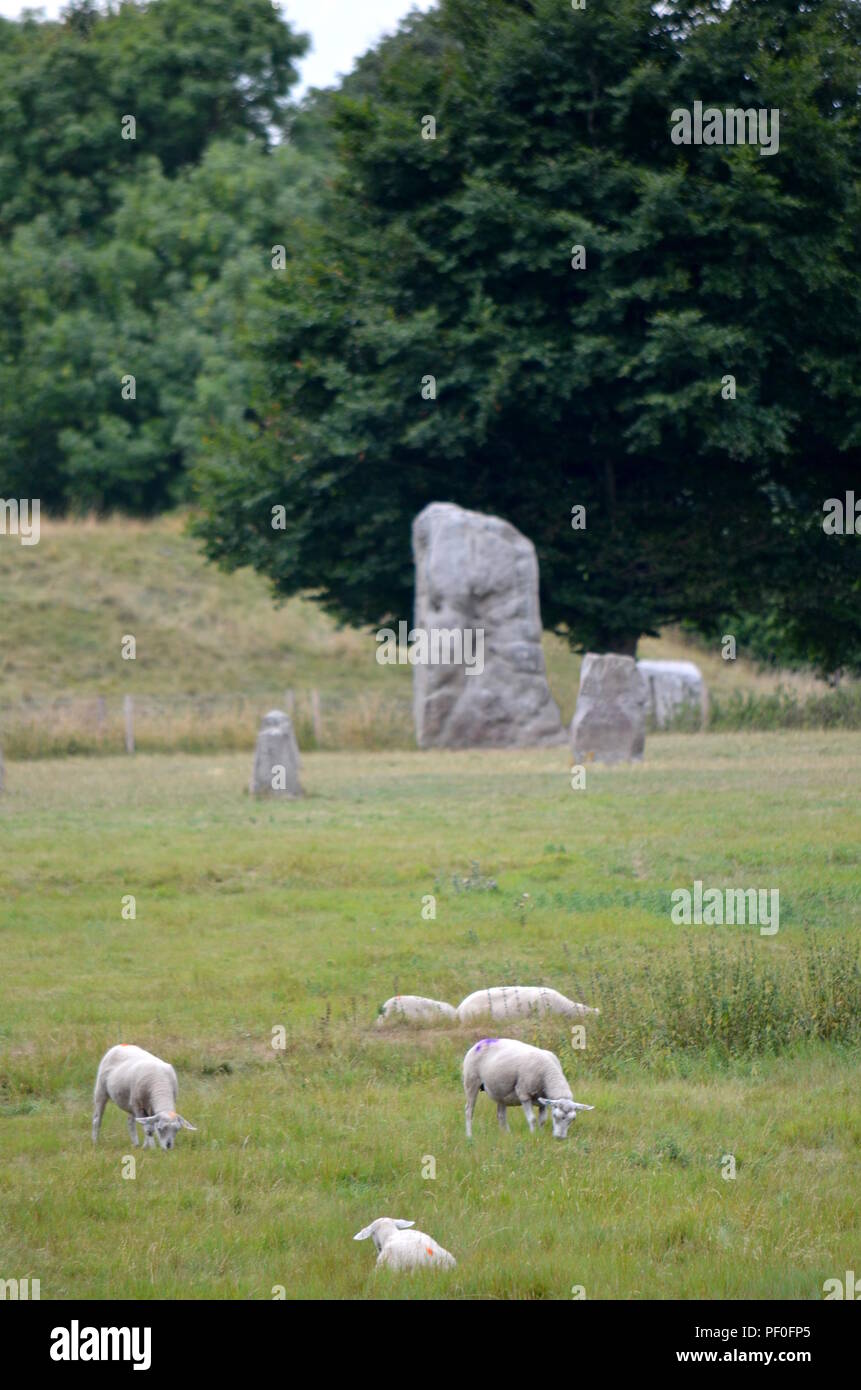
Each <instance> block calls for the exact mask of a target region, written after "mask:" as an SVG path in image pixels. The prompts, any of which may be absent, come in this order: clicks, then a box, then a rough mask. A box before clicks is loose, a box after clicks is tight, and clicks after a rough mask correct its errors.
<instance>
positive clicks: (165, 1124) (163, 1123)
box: [93, 1043, 195, 1149]
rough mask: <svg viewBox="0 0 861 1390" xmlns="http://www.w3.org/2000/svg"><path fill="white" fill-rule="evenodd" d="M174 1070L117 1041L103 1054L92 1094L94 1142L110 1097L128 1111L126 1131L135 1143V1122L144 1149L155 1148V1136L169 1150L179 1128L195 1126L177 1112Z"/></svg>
mask: <svg viewBox="0 0 861 1390" xmlns="http://www.w3.org/2000/svg"><path fill="white" fill-rule="evenodd" d="M176 1092H177V1080H176V1072H175V1071H174V1069H173V1067H172V1066H171V1065H170V1063H169V1062H163V1061H162V1060H161V1058H160V1057H154V1056H153V1054H152V1053H151V1052H145V1051H144V1049H143V1048H142V1047H135V1046H134V1045H133V1044H132V1043H119V1044H118V1046H117V1047H111V1048H109V1049H108V1051H107V1052H106V1053H105V1055H104V1057H103V1058H102V1060H101V1062H100V1063H99V1070H98V1074H97V1076H96V1089H95V1092H94V1094H93V1143H94V1144H95V1143H96V1141H97V1140H98V1137H99V1127H100V1125H101V1123H102V1115H103V1114H104V1113H105V1106H106V1105H107V1103H108V1101H109V1100H112V1101H113V1102H114V1104H115V1105H118V1106H119V1107H120V1109H121V1110H127V1111H128V1115H129V1118H128V1126H129V1134H130V1135H131V1140H132V1143H133V1144H134V1145H137V1142H138V1137H137V1131H136V1130H135V1121H137V1123H138V1124H139V1125H142V1126H143V1131H144V1136H145V1137H144V1148H145V1149H154V1148H155V1139H156V1136H158V1142H159V1143H160V1144H161V1147H162V1148H163V1149H172V1148H173V1146H174V1142H175V1140H176V1136H177V1133H178V1132H179V1130H181V1129H195V1126H194V1125H190V1124H189V1123H188V1120H184V1119H183V1118H182V1116H181V1115H177V1113H176V1109H175V1106H176Z"/></svg>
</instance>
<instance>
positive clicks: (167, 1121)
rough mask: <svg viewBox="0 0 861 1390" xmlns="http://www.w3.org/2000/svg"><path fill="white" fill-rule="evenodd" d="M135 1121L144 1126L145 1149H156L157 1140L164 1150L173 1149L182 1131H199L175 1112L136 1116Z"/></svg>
mask: <svg viewBox="0 0 861 1390" xmlns="http://www.w3.org/2000/svg"><path fill="white" fill-rule="evenodd" d="M135 1119H136V1120H137V1122H138V1124H139V1125H142V1126H143V1132H144V1135H145V1138H144V1148H145V1149H154V1148H155V1141H156V1139H158V1142H159V1143H160V1144H161V1147H162V1148H163V1149H172V1148H173V1146H174V1144H175V1143H176V1136H177V1134H178V1133H179V1131H180V1130H181V1129H193V1130H195V1132H196V1130H197V1126H196V1125H190V1124H189V1123H188V1120H184V1119H183V1118H182V1116H181V1115H177V1113H176V1111H175V1110H158V1111H157V1112H156V1114H155V1115H135Z"/></svg>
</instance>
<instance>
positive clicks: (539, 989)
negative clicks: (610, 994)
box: [457, 985, 600, 1023]
mask: <svg viewBox="0 0 861 1390" xmlns="http://www.w3.org/2000/svg"><path fill="white" fill-rule="evenodd" d="M548 1013H553V1014H563V1015H564V1016H565V1018H586V1017H588V1015H589V1014H598V1013H600V1009H593V1008H591V1007H590V1006H589V1005H588V1004H575V1003H574V1001H573V1000H572V999H566V998H565V995H564V994H560V993H559V991H558V990H555V989H547V988H545V986H544V985H494V986H492V987H491V988H490V989H477V990H476V991H475V993H474V994H468V995H467V997H466V999H464V1000H463V1001H462V1002H461V1003H460V1004H459V1005H458V1009H457V1016H458V1019H459V1020H460V1022H461V1023H474V1022H475V1021H476V1020H477V1019H479V1018H488V1017H489V1018H497V1019H512V1018H529V1017H530V1015H535V1016H537V1017H539V1018H540V1017H541V1016H542V1015H543V1014H548Z"/></svg>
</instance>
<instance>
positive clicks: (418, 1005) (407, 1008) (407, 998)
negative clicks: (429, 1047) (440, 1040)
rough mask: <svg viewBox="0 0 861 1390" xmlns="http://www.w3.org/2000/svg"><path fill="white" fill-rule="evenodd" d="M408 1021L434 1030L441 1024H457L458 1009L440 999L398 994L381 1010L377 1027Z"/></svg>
mask: <svg viewBox="0 0 861 1390" xmlns="http://www.w3.org/2000/svg"><path fill="white" fill-rule="evenodd" d="M401 1020H406V1021H407V1022H409V1023H418V1024H420V1025H422V1026H423V1027H429V1028H432V1027H434V1026H435V1025H436V1024H440V1023H457V1009H454V1008H452V1006H451V1004H444V1003H442V1001H441V1000H439V999H424V998H422V996H421V995H420V994H396V995H394V997H393V998H391V999H387V1000H386V1002H385V1004H384V1005H383V1007H382V1008H381V1009H380V1016H379V1018H378V1019H377V1027H378V1028H385V1027H386V1026H387V1025H389V1024H391V1023H398V1022H399V1021H401Z"/></svg>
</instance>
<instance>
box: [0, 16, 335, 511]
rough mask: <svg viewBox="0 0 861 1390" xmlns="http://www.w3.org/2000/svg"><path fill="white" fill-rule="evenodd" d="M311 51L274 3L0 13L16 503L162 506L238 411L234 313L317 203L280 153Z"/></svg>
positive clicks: (6, 366) (7, 352)
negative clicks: (49, 17) (49, 16)
mask: <svg viewBox="0 0 861 1390" xmlns="http://www.w3.org/2000/svg"><path fill="white" fill-rule="evenodd" d="M306 46H307V43H306V40H305V39H304V38H303V37H301V36H298V35H296V34H294V33H293V32H291V30H290V29H289V27H288V26H287V25H286V24H285V23H284V22H283V21H282V20H281V19H280V17H279V16H278V14H277V13H276V11H275V10H274V9H273V7H272V5H271V4H270V3H269V0H219V3H218V4H217V5H200V4H198V3H197V0H152V3H150V4H147V5H138V4H131V3H124V4H122V5H120V6H119V8H115V9H113V10H111V11H109V12H105V11H102V10H99V9H97V8H96V6H94V5H93V4H91V3H89V0H83V2H82V3H78V4H77V5H75V6H72V7H71V8H70V9H69V10H68V11H66V12H65V15H64V18H63V20H61V21H59V22H47V23H46V22H37V21H36V20H35V19H34V18H27V17H25V18H23V19H22V20H21V21H16V22H12V21H7V20H0V402H2V410H0V496H10V495H25V496H39V497H40V498H41V500H42V503H43V505H44V506H45V507H50V508H54V509H55V510H60V509H63V508H65V507H67V506H74V507H78V508H85V509H86V508H98V509H103V508H110V507H122V508H124V509H126V510H130V511H150V510H153V509H157V508H160V507H164V506H166V505H170V504H171V503H172V502H173V501H175V500H177V498H179V497H182V496H183V495H184V492H185V489H186V469H187V466H188V462H189V460H190V459H191V458H192V457H193V456H194V454H195V451H196V450H198V449H199V448H205V447H206V438H207V430H208V421H209V419H210V417H211V413H212V409H211V408H212V402H213V401H217V403H218V413H219V415H220V417H223V418H224V419H226V420H232V419H235V418H241V416H242V414H243V413H244V411H245V410H246V408H247V404H248V391H247V382H246V373H245V372H244V371H243V369H242V367H241V365H239V364H237V363H236V362H235V360H234V353H233V350H232V341H233V338H232V328H233V325H235V324H236V323H238V322H239V321H240V320H241V317H242V312H243V304H244V300H245V296H246V293H247V291H248V289H249V287H250V286H251V285H252V284H253V282H254V279H255V276H259V277H263V276H264V275H265V274H266V271H267V270H268V268H269V265H270V262H271V255H270V252H271V247H272V244H273V242H279V243H283V242H284V239H285V233H284V228H285V226H289V227H291V228H294V227H295V226H296V224H297V220H298V221H299V222H300V221H301V217H302V213H303V207H306V206H313V203H314V197H313V192H312V190H311V189H310V187H309V185H310V179H309V164H308V161H303V160H302V159H301V157H300V156H299V155H298V153H296V152H294V151H293V150H291V149H289V148H286V147H279V148H278V149H276V150H273V149H272V148H271V136H272V134H273V133H276V132H277V130H278V129H279V128H283V127H284V125H285V123H286V121H287V118H288V113H287V109H286V106H285V104H284V98H285V96H286V93H287V91H288V90H289V88H290V86H291V85H292V84H293V83H294V82H295V80H296V77H297V72H296V68H295V59H296V58H298V57H299V56H301V54H302V53H303V52H304V51H305V48H306ZM128 116H132V117H133V118H134V121H135V127H134V129H133V134H134V138H123V118H124V117H128ZM131 131H132V128H131V127H127V133H130V132H131ZM128 376H133V377H134V378H135V381H134V387H133V390H134V395H133V396H132V395H131V394H130V391H131V389H132V388H131V387H128V388H124V387H123V385H122V382H123V379H124V378H126V377H128ZM124 390H125V394H124Z"/></svg>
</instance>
